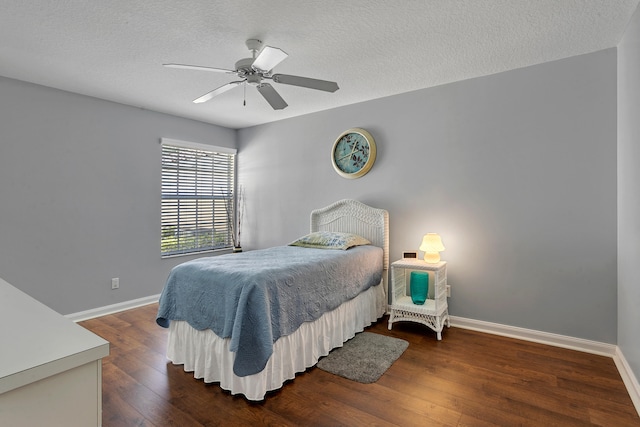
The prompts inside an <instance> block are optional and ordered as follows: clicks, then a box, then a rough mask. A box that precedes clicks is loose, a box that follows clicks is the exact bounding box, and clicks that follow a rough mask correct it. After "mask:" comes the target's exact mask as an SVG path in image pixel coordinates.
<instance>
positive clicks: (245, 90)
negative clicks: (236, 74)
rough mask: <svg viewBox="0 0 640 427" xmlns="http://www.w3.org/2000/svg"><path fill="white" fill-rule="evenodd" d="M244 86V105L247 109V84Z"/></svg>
mask: <svg viewBox="0 0 640 427" xmlns="http://www.w3.org/2000/svg"><path fill="white" fill-rule="evenodd" d="M242 86H243V92H244V95H243V100H242V105H244V106H245V107H246V106H247V85H246V83H245V84H243V85H242Z"/></svg>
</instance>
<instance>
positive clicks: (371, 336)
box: [316, 332, 409, 384]
mask: <svg viewBox="0 0 640 427" xmlns="http://www.w3.org/2000/svg"><path fill="white" fill-rule="evenodd" d="M408 346H409V343H408V342H407V341H405V340H401V339H399V338H393V337H388V336H385V335H380V334H375V333H373V332H361V333H359V334H356V336H355V337H353V338H352V339H350V340H349V341H347V342H346V343H344V345H343V346H342V347H339V348H335V349H333V350H331V352H330V353H329V355H328V356H326V357H323V358H322V359H320V361H319V362H318V364H317V365H316V366H317V367H318V368H320V369H322V370H323V371H327V372H330V373H332V374H335V375H339V376H341V377H344V378H348V379H350V380H353V381H357V382H360V383H365V384H369V383H374V382H376V381H378V378H380V377H381V376H382V374H384V373H385V371H386V370H387V369H389V367H390V366H391V365H392V364H393V362H395V361H396V360H397V359H398V357H400V356H401V355H402V353H404V351H405V350H406V349H407V347H408Z"/></svg>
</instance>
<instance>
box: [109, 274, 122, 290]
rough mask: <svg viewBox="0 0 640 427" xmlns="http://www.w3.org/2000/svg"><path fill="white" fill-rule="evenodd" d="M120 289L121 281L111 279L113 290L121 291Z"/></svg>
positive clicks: (115, 278)
mask: <svg viewBox="0 0 640 427" xmlns="http://www.w3.org/2000/svg"><path fill="white" fill-rule="evenodd" d="M119 288H120V279H119V278H117V277H114V278H113V279H111V289H119Z"/></svg>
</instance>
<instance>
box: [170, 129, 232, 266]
mask: <svg viewBox="0 0 640 427" xmlns="http://www.w3.org/2000/svg"><path fill="white" fill-rule="evenodd" d="M235 157H236V150H235V149H231V148H224V147H214V146H209V145H201V144H194V143H189V142H184V141H176V140H172V139H165V138H163V139H162V208H161V224H162V225H161V228H162V238H161V245H160V246H161V254H162V256H171V255H180V254H189V253H196V252H203V251H211V250H214V249H222V248H229V247H232V246H233V240H232V225H233V218H234V202H233V201H234V192H233V189H234V182H235Z"/></svg>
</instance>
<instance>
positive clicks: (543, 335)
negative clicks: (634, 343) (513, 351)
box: [451, 316, 618, 357]
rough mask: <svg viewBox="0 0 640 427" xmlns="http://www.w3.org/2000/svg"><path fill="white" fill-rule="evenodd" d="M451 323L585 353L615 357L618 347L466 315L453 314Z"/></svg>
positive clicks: (464, 327) (460, 326)
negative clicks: (469, 317)
mask: <svg viewBox="0 0 640 427" xmlns="http://www.w3.org/2000/svg"><path fill="white" fill-rule="evenodd" d="M451 325H452V326H455V327H457V328H463V329H470V330H473V331H478V332H486V333H488V334H493V335H501V336H504V337H509V338H516V339H520V340H525V341H531V342H537V343H540V344H547V345H552V346H554V347H562V348H568V349H571V350H578V351H583V352H585V353H591V354H598V355H600V356H608V357H613V356H614V355H615V354H616V349H617V348H618V347H617V346H616V345H615V344H606V343H601V342H597V341H590V340H585V339H582V338H574V337H569V336H566V335H558V334H551V333H549V332H540V331H534V330H532V329H525V328H519V327H516V326H507V325H501V324H498V323H491V322H484V321H482V320H473V319H466V318H464V317H456V316H451Z"/></svg>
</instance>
